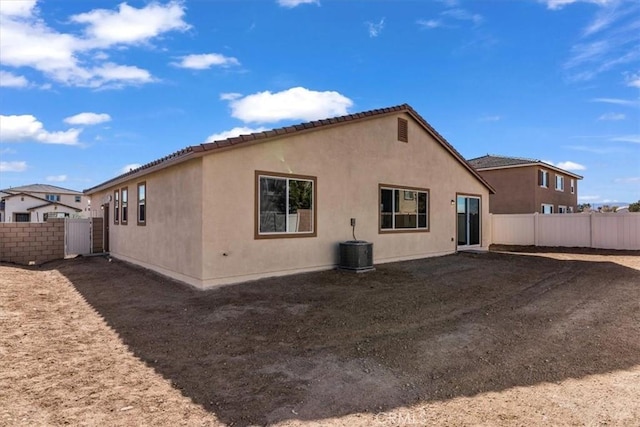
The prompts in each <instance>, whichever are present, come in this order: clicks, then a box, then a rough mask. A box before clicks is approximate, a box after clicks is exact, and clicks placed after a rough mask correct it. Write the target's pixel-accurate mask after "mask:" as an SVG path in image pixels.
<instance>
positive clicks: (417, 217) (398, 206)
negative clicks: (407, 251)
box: [380, 185, 429, 231]
mask: <svg viewBox="0 0 640 427" xmlns="http://www.w3.org/2000/svg"><path fill="white" fill-rule="evenodd" d="M392 230H399V231H414V230H416V231H428V230H429V190H427V189H424V188H401V187H394V186H387V185H380V231H392Z"/></svg>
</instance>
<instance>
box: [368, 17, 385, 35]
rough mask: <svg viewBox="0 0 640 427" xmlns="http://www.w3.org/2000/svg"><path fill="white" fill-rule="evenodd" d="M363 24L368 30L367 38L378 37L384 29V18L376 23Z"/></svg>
mask: <svg viewBox="0 0 640 427" xmlns="http://www.w3.org/2000/svg"><path fill="white" fill-rule="evenodd" d="M365 24H366V25H367V28H368V29H369V37H378V36H379V35H380V33H381V32H382V29H383V28H384V18H382V19H381V20H380V22H378V23H374V22H365Z"/></svg>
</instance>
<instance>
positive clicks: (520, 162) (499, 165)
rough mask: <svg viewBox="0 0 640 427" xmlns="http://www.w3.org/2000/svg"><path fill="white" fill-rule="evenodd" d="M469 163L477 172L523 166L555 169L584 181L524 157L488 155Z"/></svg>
mask: <svg viewBox="0 0 640 427" xmlns="http://www.w3.org/2000/svg"><path fill="white" fill-rule="evenodd" d="M468 162H469V164H470V165H471V166H473V167H474V168H475V169H476V170H479V171H483V170H492V169H506V168H515V167H522V166H542V167H545V168H549V169H553V170H555V171H558V172H562V173H565V174H567V175H569V176H572V177H574V178H576V179H582V176H580V175H578V174H575V173H573V172H569V171H567V170H564V169H560V168H559V167H556V166H553V165H550V164H549V163H545V162H543V161H542V160H537V159H527V158H524V157H507V156H497V155H493V154H487V155H486V156H482V157H476V158H475V159H470V160H468Z"/></svg>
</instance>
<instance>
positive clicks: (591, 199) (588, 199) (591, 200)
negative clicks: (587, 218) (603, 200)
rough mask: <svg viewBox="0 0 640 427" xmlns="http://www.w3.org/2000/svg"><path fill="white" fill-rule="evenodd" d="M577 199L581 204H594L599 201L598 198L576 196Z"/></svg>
mask: <svg viewBox="0 0 640 427" xmlns="http://www.w3.org/2000/svg"><path fill="white" fill-rule="evenodd" d="M578 199H579V200H580V201H583V202H594V201H596V200H600V196H578Z"/></svg>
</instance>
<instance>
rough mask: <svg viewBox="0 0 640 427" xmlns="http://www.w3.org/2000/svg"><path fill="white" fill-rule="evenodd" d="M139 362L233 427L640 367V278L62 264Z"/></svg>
mask: <svg viewBox="0 0 640 427" xmlns="http://www.w3.org/2000/svg"><path fill="white" fill-rule="evenodd" d="M52 268H56V269H57V270H59V271H60V272H61V273H62V274H64V275H65V276H67V277H68V278H69V280H70V281H71V282H72V283H73V285H74V286H75V287H76V289H77V290H78V291H79V292H80V293H81V294H82V295H83V296H84V298H85V299H86V301H87V302H88V303H89V304H91V305H92V306H93V307H94V308H95V310H97V311H98V313H99V314H100V315H102V316H103V317H104V319H105V320H106V321H107V323H108V324H109V326H110V327H112V328H113V329H114V330H115V331H116V332H117V333H118V334H119V336H120V337H121V339H122V340H123V342H124V343H126V344H127V345H128V346H129V348H130V349H131V350H132V351H133V352H134V353H135V355H136V356H137V357H138V358H140V359H141V360H143V361H144V362H145V363H147V364H148V365H149V366H152V367H153V368H154V369H155V370H156V371H157V372H158V373H160V374H161V375H163V376H164V377H165V378H167V379H169V380H171V382H172V384H173V386H174V387H175V388H177V389H179V390H181V392H182V393H183V394H184V395H185V396H188V397H189V398H191V399H192V400H193V401H194V402H196V403H198V404H200V405H202V406H203V407H205V408H206V409H207V410H209V411H211V412H213V413H215V414H216V416H217V417H218V418H219V419H220V420H221V421H223V422H225V423H228V424H234V425H248V424H268V423H272V422H277V421H283V420H287V419H300V420H319V419H324V418H328V417H337V416H342V415H346V414H351V413H357V412H364V411H370V412H376V411H381V410H387V409H390V408H393V407H398V406H404V405H411V404H413V403H418V402H427V401H433V400H443V399H449V398H453V397H456V396H469V395H474V394H477V393H482V392H488V391H499V390H503V389H507V388H511V387H514V386H527V385H533V384H537V383H541V382H558V381H561V380H564V379H567V378H577V377H582V376H585V375H589V374H597V373H604V372H609V371H613V370H620V369H626V368H629V367H632V366H635V365H638V364H640V271H638V270H634V269H631V268H627V267H624V266H622V265H618V264H615V263H612V262H584V261H560V260H554V259H550V258H544V257H539V256H524V255H511V254H501V253H487V254H459V255H451V256H446V257H441V258H432V259H425V260H417V261H410V262H402V263H394V264H385V265H379V266H377V270H376V271H375V272H372V273H368V274H358V275H355V274H349V273H344V272H339V271H327V272H321V273H312V274H302V275H296V276H290V277H285V278H274V279H266V280H261V281H257V282H252V283H246V284H241V285H236V286H230V287H225V288H220V289H217V290H213V291H208V292H198V291H195V290H192V289H190V288H187V287H184V286H182V285H180V284H177V283H175V282H172V281H170V280H168V279H166V278H163V277H160V276H157V275H156V274H154V273H151V272H149V271H147V270H143V269H140V268H137V267H132V266H130V265H128V264H125V263H121V262H115V261H114V262H113V263H109V262H107V261H106V260H105V259H102V258H91V259H77V260H72V261H65V262H61V263H58V264H56V265H54V266H52Z"/></svg>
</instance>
